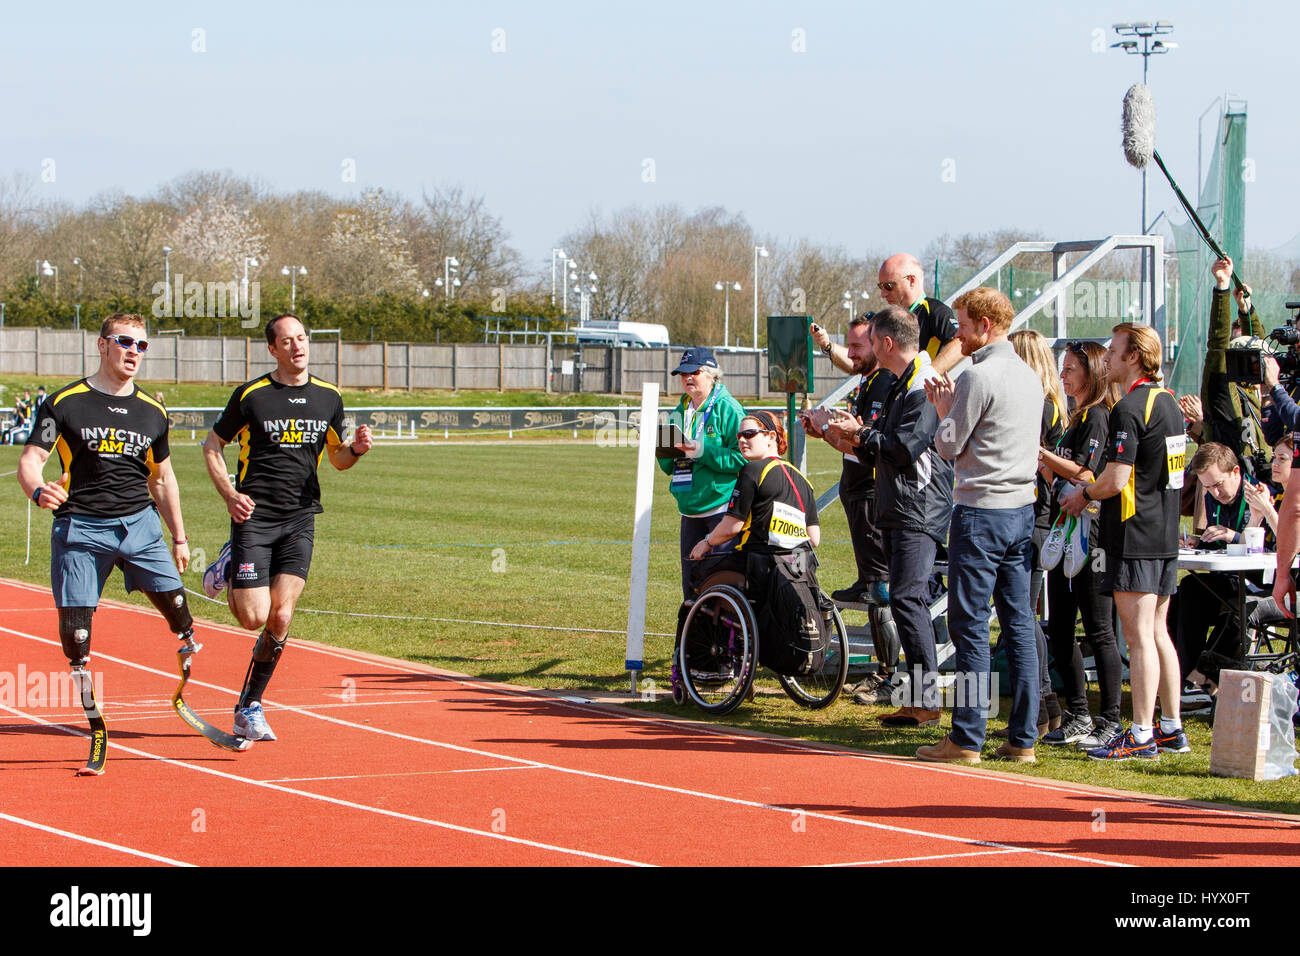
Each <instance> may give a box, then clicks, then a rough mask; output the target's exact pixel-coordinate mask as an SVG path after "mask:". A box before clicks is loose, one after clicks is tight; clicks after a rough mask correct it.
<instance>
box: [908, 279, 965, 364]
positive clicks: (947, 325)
mask: <svg viewBox="0 0 1300 956" xmlns="http://www.w3.org/2000/svg"><path fill="white" fill-rule="evenodd" d="M910 311H911V313H912V317H913V318H915V319H916V324H917V325H918V326H919V327H920V329H921V351H922V352H926V353H928V354H929V356H930V358H931V359H932V360H933V359H934V357H935V356H936V355H938V354H939V349H941V348H943V347H944V346H945V345H947V344H948V343H949V342H951V341H952V338H953V336H954V335H956V334H957V314H956V313H955V312H953V310H952V309H950V308H948V306H946V305H945V304H944V303H943V301H942V300H940V299H932V298H930V296H928V295H927V296H926V297H925V298H924V299H917V300H916V301H915V302H913V303H912V308H911V310H910Z"/></svg>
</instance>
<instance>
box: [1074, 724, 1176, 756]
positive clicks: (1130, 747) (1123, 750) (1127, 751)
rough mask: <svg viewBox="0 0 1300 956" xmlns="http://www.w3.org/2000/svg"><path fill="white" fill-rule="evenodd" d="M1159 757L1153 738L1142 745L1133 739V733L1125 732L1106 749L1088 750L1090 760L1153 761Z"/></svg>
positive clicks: (1157, 747)
mask: <svg viewBox="0 0 1300 956" xmlns="http://www.w3.org/2000/svg"><path fill="white" fill-rule="evenodd" d="M1159 756H1160V747H1159V746H1158V745H1157V744H1156V738H1155V737H1154V736H1153V737H1152V738H1151V739H1150V740H1148V741H1147V742H1146V743H1144V744H1140V743H1138V742H1137V741H1136V740H1134V739H1133V731H1132V730H1126V731H1124V733H1122V734H1120V735H1119V736H1118V737H1116V738H1115V740H1114V741H1112V742H1111V744H1110V746H1108V747H1098V748H1097V749H1096V750H1089V751H1088V757H1089V758H1090V759H1092V760H1155V759H1156V758H1157V757H1159Z"/></svg>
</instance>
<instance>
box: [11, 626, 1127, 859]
mask: <svg viewBox="0 0 1300 956" xmlns="http://www.w3.org/2000/svg"><path fill="white" fill-rule="evenodd" d="M0 633H7V634H13V635H15V636H17V637H23V638H27V639H28V640H33V641H39V642H40V643H42V644H53V645H55V646H60V645H59V644H58V642H57V641H52V640H50V639H48V638H44V637H37V636H36V635H34V634H25V633H23V632H22V631H15V630H12V629H10V628H7V627H0ZM99 657H100V659H101V660H107V661H113V662H114V663H117V664H123V665H125V666H127V667H132V668H135V669H136V670H141V671H145V672H147V673H151V674H158V675H159V676H163V677H169V676H170V675H169V674H168V673H167V672H166V671H160V670H158V669H156V668H153V667H148V666H146V665H144V664H136V663H135V662H133V661H128V660H124V659H122V658H120V657H112V656H109V655H108V654H100V655H99ZM190 683H191V684H197V685H199V686H200V687H208V688H211V689H213V690H218V691H222V692H223V693H227V694H231V695H232V696H233V695H234V693H235V692H234V691H233V690H230V689H229V688H226V687H220V686H218V685H216V684H209V683H206V682H204V681H198V680H191V681H190ZM263 703H264V704H270V705H271V706H273V707H276V708H278V709H280V710H286V711H289V712H291V713H295V714H302V715H303V716H306V717H314V718H316V719H317V720H324V721H326V722H328V723H331V724H337V725H339V726H341V727H349V728H351V729H353V730H362V731H365V732H367V733H373V734H381V735H383V736H386V737H393V738H395V739H397V740H406V741H409V742H411V743H416V744H421V745H423V746H426V747H437V748H440V749H443V750H452V751H455V752H457V753H467V754H474V755H475V756H479V757H487V758H490V759H492V760H503V761H506V762H507V763H517V764H526V765H529V766H535V767H543V768H545V769H547V770H554V771H557V772H558V773H568V774H573V775H575V776H579V777H586V778H588V779H592V780H604V781H607V782H609V783H619V784H626V785H628V786H633V787H642V788H645V789H648V790H658V791H661V792H664V793H675V794H678V795H681V796H687V797H698V798H700V799H702V800H712V801H715V802H719V803H726V804H731V805H733V806H742V807H749V808H751V809H755V810H768V811H775V812H777V813H780V814H783V815H786V816H788V815H789V814H790V813H791V808H790V807H784V806H776V805H773V804H769V803H760V802H759V801H756V800H745V799H743V798H740V797H728V796H723V795H722V794H716V793H708V792H706V791H703V790H688V789H686V788H684V787H671V786H668V785H667V784H662V783H651V782H649V781H646V780H636V779H633V778H630V777H616V776H613V775H612V774H603V773H596V772H595V771H593V770H578V769H576V768H574V767H562V766H559V765H557V764H550V763H545V762H544V761H540V760H527V759H525V758H522V757H512V756H510V755H509V754H500V753H494V752H493V751H490V750H479V749H476V748H474V747H462V746H459V745H457V744H451V743H446V742H444V741H440V740H432V739H429V738H426V737H416V736H414V735H412V734H403V733H399V732H398V731H395V730H387V729H385V728H382V727H374V726H371V725H369V724H358V723H354V722H352V721H350V720H342V719H341V718H338V717H330V716H327V715H325V714H318V713H316V712H314V711H312V710H310V709H309V708H306V707H293V706H290V705H287V704H281V703H278V702H277V701H274V700H267V699H264V700H263ZM563 706H570V707H573V706H581V705H576V704H567V705H563ZM2 709H4V710H10V708H8V707H4V708H2ZM11 713H15V714H21V711H11ZM23 716H27V715H25V714H24V715H23ZM30 719H33V720H39V718H34V717H33V718H30ZM752 739H755V740H759V741H762V740H763V739H764V738H752ZM115 746H121V745H120V744H117V745H115ZM123 749H126V750H128V752H131V751H130V750H129V748H123ZM805 752H809V751H807V750H805ZM812 752H814V753H816V752H817V751H812ZM820 753H823V754H827V755H830V756H841V752H840V751H832V750H825V751H820ZM146 756H153V755H152V754H146ZM159 759H165V758H159ZM196 769H203V770H204V771H205V772H207V768H196ZM214 772H215V771H214ZM235 779H240V780H242V779H244V778H242V777H237V778H235ZM377 812H382V811H377ZM804 816H806V817H811V818H813V819H818V820H826V821H829V822H831V823H841V824H845V825H847V826H857V827H865V828H867V829H871V830H885V831H888V832H890V833H903V834H907V835H909V836H920V837H927V838H929V839H933V840H942V841H946V842H951V843H962V844H965V845H967V846H986V847H992V848H995V849H1014V850H1016V851H1018V852H1023V853H1033V854H1037V855H1040V856H1048V857H1056V858H1059V859H1063V860H1074V861H1077V862H1083V863H1095V864H1098V865H1100V866H1129V865H1130V864H1128V863H1120V862H1118V861H1114V860H1100V859H1095V858H1093V857H1087V856H1081V855H1079V854H1075V853H1063V852H1058V851H1055V850H1035V849H1030V848H1027V847H1018V846H1016V845H1015V844H1012V843H1000V842H997V841H993V840H977V839H975V838H973V837H961V836H952V835H950V834H946V833H934V832H931V831H928V830H917V829H914V828H912V827H900V826H895V825H893V824H889V823H878V822H875V821H872V820H859V819H855V818H852V817H844V816H837V815H835V814H830V813H817V812H813V811H805V812H804ZM1079 817H1080V820H1083V819H1085V817H1086V814H1085V813H1084V812H1083V811H1079ZM474 832H479V831H474Z"/></svg>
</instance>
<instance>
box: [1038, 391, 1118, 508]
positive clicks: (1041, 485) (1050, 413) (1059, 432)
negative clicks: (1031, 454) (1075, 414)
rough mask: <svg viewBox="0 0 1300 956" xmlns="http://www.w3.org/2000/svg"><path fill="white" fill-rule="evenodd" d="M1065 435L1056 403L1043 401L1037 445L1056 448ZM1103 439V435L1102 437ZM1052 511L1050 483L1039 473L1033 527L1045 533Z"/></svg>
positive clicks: (1063, 423) (1048, 400) (1045, 399)
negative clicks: (1041, 420)
mask: <svg viewBox="0 0 1300 956" xmlns="http://www.w3.org/2000/svg"><path fill="white" fill-rule="evenodd" d="M1064 435H1065V420H1064V419H1063V418H1062V416H1061V410H1060V409H1058V408H1057V407H1056V402H1054V401H1052V400H1051V399H1050V398H1044V399H1043V422H1042V426H1041V427H1040V428H1039V433H1038V439H1039V444H1040V445H1041V446H1042V447H1043V448H1056V447H1057V446H1058V445H1060V443H1061V439H1062V438H1063V437H1064ZM1102 437H1103V438H1104V437H1105V436H1104V435H1103V436H1102ZM1051 510H1052V483H1051V482H1049V481H1048V480H1047V479H1045V478H1044V477H1043V475H1042V473H1041V472H1039V473H1038V474H1037V475H1036V477H1035V478H1034V527H1035V528H1036V529H1038V530H1040V531H1046V530H1048V528H1049V527H1050V525H1051V522H1050V521H1049V520H1048V518H1049V514H1050V512H1051Z"/></svg>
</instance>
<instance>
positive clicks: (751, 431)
mask: <svg viewBox="0 0 1300 956" xmlns="http://www.w3.org/2000/svg"><path fill="white" fill-rule="evenodd" d="M769 433H770V432H769V430H768V429H766V428H746V429H745V430H744V431H741V432H736V437H737V438H743V439H745V441H753V440H754V436H755V435H767V434H769Z"/></svg>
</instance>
